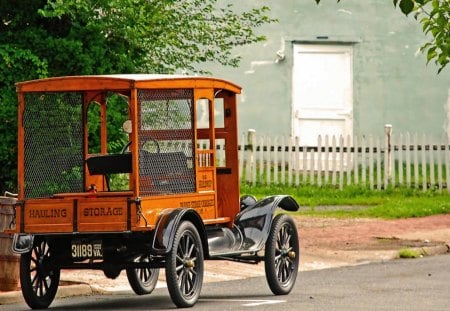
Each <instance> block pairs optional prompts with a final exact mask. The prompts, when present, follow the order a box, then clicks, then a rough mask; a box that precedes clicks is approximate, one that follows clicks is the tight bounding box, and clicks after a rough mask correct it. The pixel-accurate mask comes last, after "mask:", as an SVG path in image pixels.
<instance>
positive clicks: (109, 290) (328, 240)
mask: <svg viewBox="0 0 450 311" xmlns="http://www.w3.org/2000/svg"><path fill="white" fill-rule="evenodd" d="M296 221H297V223H298V227H299V236H300V246H301V250H300V252H301V254H300V271H308V270H317V269H326V268H334V267H341V266H348V265H358V264H365V263H370V262H380V261H387V260H394V259H396V258H398V256H399V251H400V250H401V249H404V248H408V249H412V250H415V251H417V252H418V253H420V254H422V255H423V256H432V255H439V254H444V253H447V252H449V245H450V215H439V216H431V217H425V218H415V219H406V220H405V219H402V220H392V221H381V220H373V219H370V220H367V219H352V220H348V219H347V220H346V219H344V220H343V219H330V218H327V219H324V218H310V217H298V218H296ZM256 276H264V264H263V263H260V264H258V265H248V264H242V263H235V262H229V261H206V262H205V275H204V282H219V281H229V280H239V279H243V278H248V277H256ZM165 286H166V285H165V281H164V269H161V272H160V282H159V283H158V285H157V287H165ZM123 293H130V294H131V293H133V292H132V290H131V287H130V286H129V284H128V280H127V277H126V274H125V272H124V271H122V273H121V274H120V275H119V277H118V278H117V279H114V280H111V279H108V278H106V277H105V276H104V274H103V272H102V271H95V270H81V271H80V270H63V271H61V282H60V286H59V288H58V293H57V298H61V297H69V296H80V295H91V294H123ZM16 302H23V298H22V293H21V291H20V288H18V289H17V291H11V292H0V304H10V303H16Z"/></svg>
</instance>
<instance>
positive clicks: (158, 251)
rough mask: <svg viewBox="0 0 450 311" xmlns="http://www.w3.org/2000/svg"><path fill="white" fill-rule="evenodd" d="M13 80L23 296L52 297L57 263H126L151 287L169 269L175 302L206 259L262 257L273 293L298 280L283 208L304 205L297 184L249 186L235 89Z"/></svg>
mask: <svg viewBox="0 0 450 311" xmlns="http://www.w3.org/2000/svg"><path fill="white" fill-rule="evenodd" d="M16 89H17V94H18V103H19V107H18V185H19V193H18V201H17V204H15V206H14V210H15V214H14V221H13V223H12V226H11V229H10V230H9V232H10V233H11V234H14V240H13V250H14V251H15V252H16V253H19V254H21V256H20V257H21V258H20V282H21V287H22V292H23V296H24V299H25V301H26V303H27V304H28V305H29V307H31V308H33V309H42V308H47V307H48V306H49V305H50V304H51V303H52V301H53V299H54V297H55V294H56V291H57V288H58V285H59V280H60V272H61V269H99V270H102V271H103V272H104V274H105V276H106V277H108V278H116V277H117V276H118V275H119V273H120V272H121V271H122V270H125V271H126V275H127V278H128V280H129V283H130V286H131V288H132V289H133V291H134V292H135V293H136V294H138V295H143V294H149V293H151V292H152V290H153V289H154V288H155V284H156V282H157V280H158V276H159V269H161V268H164V269H165V274H166V282H167V288H168V290H169V294H170V297H171V299H172V301H173V303H174V304H175V305H176V306H178V307H191V306H193V305H194V304H195V303H196V302H197V300H198V299H199V295H200V291H201V288H202V283H203V274H204V260H233V261H239V262H242V263H258V262H261V261H264V266H265V272H266V279H267V282H268V285H269V287H270V289H271V291H272V292H273V293H274V294H275V295H284V294H288V293H289V292H290V291H291V290H292V288H293V286H294V284H295V280H296V277H297V272H298V266H299V238H298V233H297V229H296V226H295V223H294V221H293V219H292V217H291V216H289V215H287V213H280V211H281V210H285V211H297V210H298V209H299V206H298V204H297V202H296V201H295V200H294V199H293V198H292V197H291V196H289V195H273V196H269V197H266V198H263V199H260V200H256V199H255V198H254V197H253V196H251V195H244V196H241V194H240V189H239V171H238V170H239V162H238V148H239V146H238V133H237V95H238V94H240V92H241V88H240V87H239V86H237V85H236V84H233V83H231V82H229V81H225V80H223V79H218V78H213V77H197V76H177V75H150V74H142V75H140V74H128V75H97V76H67V77H54V78H46V79H39V80H33V81H26V82H20V83H17V84H16ZM117 127H119V128H120V130H119V129H118V128H117ZM117 137H119V138H117ZM120 137H122V138H120ZM119 147H120V148H119ZM219 155H220V156H219Z"/></svg>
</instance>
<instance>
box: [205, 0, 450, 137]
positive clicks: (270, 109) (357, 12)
mask: <svg viewBox="0 0 450 311" xmlns="http://www.w3.org/2000/svg"><path fill="white" fill-rule="evenodd" d="M232 2H233V3H235V5H236V6H238V7H239V6H240V7H243V8H248V7H249V6H250V5H267V6H269V7H270V8H271V13H270V15H271V16H272V17H275V18H278V20H279V23H276V24H271V25H268V26H265V27H263V28H261V29H260V31H261V32H262V33H264V34H265V35H266V36H267V41H266V42H264V43H261V44H258V45H253V46H250V47H243V48H239V49H236V53H238V54H239V55H242V57H243V59H242V62H241V66H240V67H239V68H223V67H218V66H214V65H213V66H210V67H208V68H207V69H208V70H210V71H211V72H212V73H213V75H215V76H218V77H222V78H226V79H230V80H232V81H233V82H236V83H238V84H239V85H241V86H242V87H243V93H242V95H241V96H240V106H239V113H240V115H239V117H240V118H239V130H240V132H245V131H246V130H247V129H249V128H254V129H256V130H257V132H258V133H260V134H274V135H289V134H290V132H291V70H292V42H293V41H296V40H313V41H315V42H319V41H322V42H327V40H317V39H316V37H317V36H328V37H329V40H328V42H330V41H336V42H349V41H352V42H356V43H354V54H353V83H354V97H353V104H354V118H353V119H354V133H355V134H358V135H360V134H364V135H369V134H373V135H379V134H382V133H383V126H384V124H386V123H391V124H392V125H393V128H394V132H397V133H399V132H405V131H409V132H418V133H422V132H424V133H428V134H433V135H441V134H443V133H444V132H445V130H446V128H447V108H446V107H447V102H448V96H449V95H448V93H449V89H450V68H447V69H445V70H444V71H443V72H442V73H441V74H439V75H437V67H436V66H435V65H434V63H430V64H429V65H428V66H427V65H426V58H425V55H423V54H421V53H419V52H418V49H419V47H420V46H421V44H423V43H424V42H425V37H424V34H423V33H422V31H421V25H420V24H419V23H418V22H416V21H415V20H414V19H413V18H412V17H409V18H408V17H405V16H404V15H403V14H402V13H401V12H400V11H399V9H395V8H394V6H393V4H392V1H390V0H342V1H341V3H340V4H337V3H336V1H334V0H323V1H322V2H323V3H322V4H320V5H316V4H315V1H314V0H272V1H248V0H247V1H232ZM283 44H284V45H285V46H284V48H285V55H286V58H285V60H284V61H281V62H278V63H275V60H276V59H277V56H276V52H277V51H278V50H280V49H282V48H283Z"/></svg>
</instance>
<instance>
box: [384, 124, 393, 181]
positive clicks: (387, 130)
mask: <svg viewBox="0 0 450 311" xmlns="http://www.w3.org/2000/svg"><path fill="white" fill-rule="evenodd" d="M384 133H385V134H386V151H385V152H387V158H386V161H387V163H386V164H387V165H386V164H385V167H387V177H388V180H389V181H391V180H392V150H391V136H392V124H385V125H384Z"/></svg>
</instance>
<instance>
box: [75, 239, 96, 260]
mask: <svg viewBox="0 0 450 311" xmlns="http://www.w3.org/2000/svg"><path fill="white" fill-rule="evenodd" d="M72 258H76V259H83V258H86V259H88V258H89V259H101V258H103V246H102V241H92V242H88V243H86V242H83V241H79V240H74V241H72Z"/></svg>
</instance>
